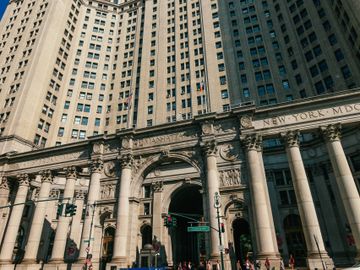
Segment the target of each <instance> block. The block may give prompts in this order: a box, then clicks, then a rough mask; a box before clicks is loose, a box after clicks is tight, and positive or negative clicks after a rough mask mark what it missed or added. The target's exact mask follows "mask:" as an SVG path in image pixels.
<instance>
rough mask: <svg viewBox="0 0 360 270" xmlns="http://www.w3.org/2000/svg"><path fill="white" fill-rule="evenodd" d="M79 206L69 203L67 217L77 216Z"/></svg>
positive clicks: (66, 210)
mask: <svg viewBox="0 0 360 270" xmlns="http://www.w3.org/2000/svg"><path fill="white" fill-rule="evenodd" d="M76 208H77V206H76V205H75V204H71V203H67V204H66V208H65V216H66V217H67V216H69V217H72V216H74V215H75V214H76Z"/></svg>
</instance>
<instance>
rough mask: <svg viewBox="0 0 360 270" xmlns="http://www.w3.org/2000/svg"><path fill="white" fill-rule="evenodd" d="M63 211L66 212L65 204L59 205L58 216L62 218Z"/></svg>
mask: <svg viewBox="0 0 360 270" xmlns="http://www.w3.org/2000/svg"><path fill="white" fill-rule="evenodd" d="M63 210H64V204H62V203H58V208H57V215H58V216H62V214H63Z"/></svg>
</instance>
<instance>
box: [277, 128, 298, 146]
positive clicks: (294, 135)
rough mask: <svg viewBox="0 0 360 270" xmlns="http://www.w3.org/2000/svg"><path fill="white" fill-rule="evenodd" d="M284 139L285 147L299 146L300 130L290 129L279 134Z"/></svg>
mask: <svg viewBox="0 0 360 270" xmlns="http://www.w3.org/2000/svg"><path fill="white" fill-rule="evenodd" d="M280 135H281V137H282V138H283V139H284V143H285V146H286V147H299V146H300V132H299V131H298V130H290V131H288V132H283V133H281V134H280Z"/></svg>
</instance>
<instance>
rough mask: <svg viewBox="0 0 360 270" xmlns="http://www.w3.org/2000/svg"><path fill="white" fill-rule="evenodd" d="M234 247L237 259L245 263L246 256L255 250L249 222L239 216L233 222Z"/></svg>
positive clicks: (242, 263)
mask: <svg viewBox="0 0 360 270" xmlns="http://www.w3.org/2000/svg"><path fill="white" fill-rule="evenodd" d="M232 227H233V232H234V247H235V256H236V261H238V260H239V261H240V263H241V265H244V263H245V259H246V256H247V255H248V253H249V252H252V251H253V247H252V240H251V232H250V226H249V223H248V222H247V221H246V220H245V219H243V218H237V219H235V220H234V222H233V224H232Z"/></svg>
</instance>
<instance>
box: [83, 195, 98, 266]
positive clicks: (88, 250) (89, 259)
mask: <svg viewBox="0 0 360 270" xmlns="http://www.w3.org/2000/svg"><path fill="white" fill-rule="evenodd" d="M87 207H89V208H90V207H91V208H92V215H91V224H90V230H89V239H88V240H89V242H88V244H87V247H86V259H85V270H88V266H89V265H88V264H89V262H91V259H92V254H90V242H91V235H92V228H93V225H94V216H95V208H96V203H95V202H94V203H93V204H89V205H88V206H87ZM89 208H88V209H89Z"/></svg>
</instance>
